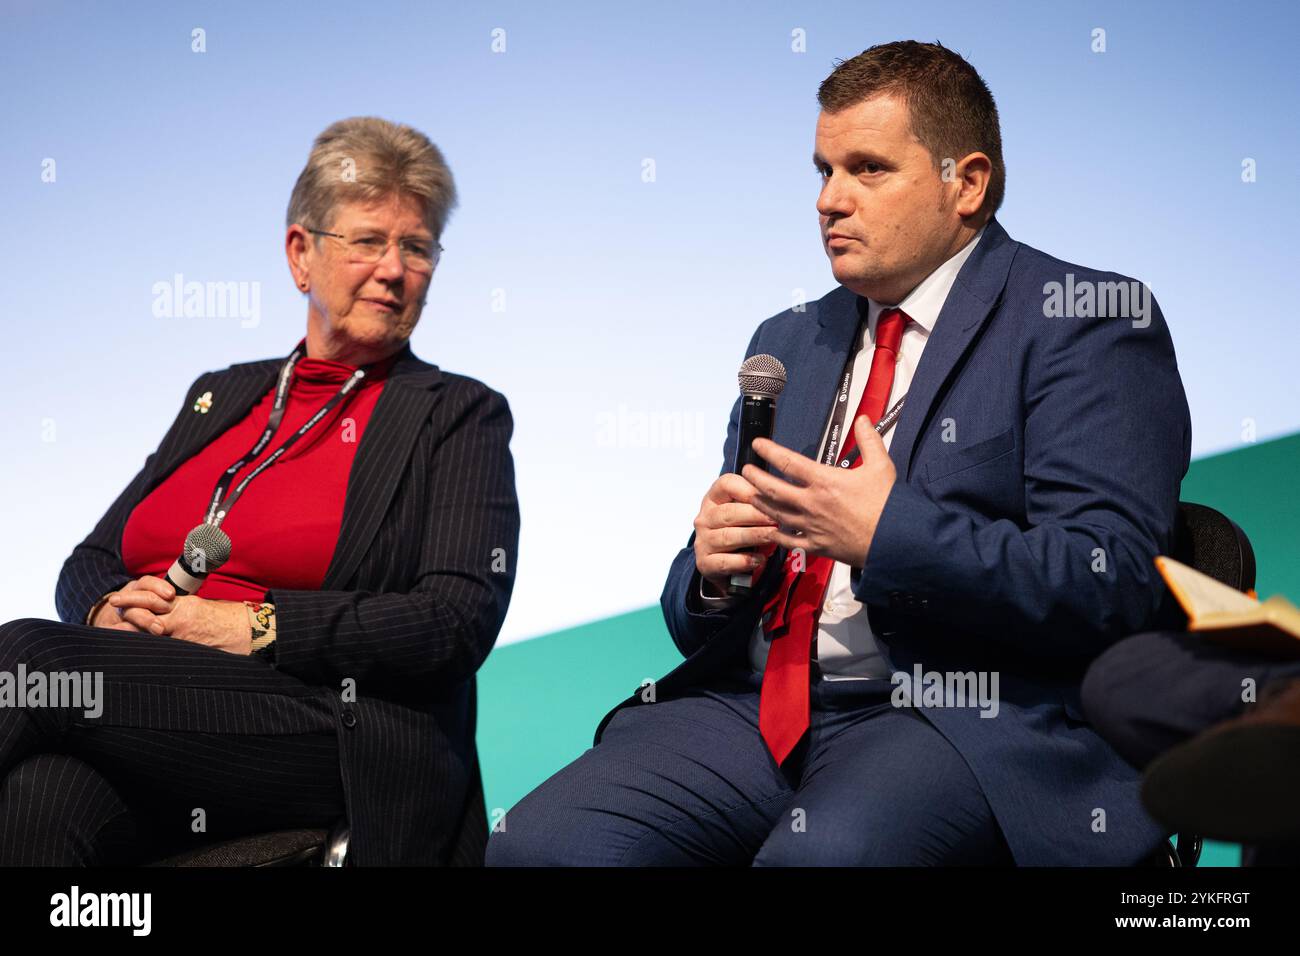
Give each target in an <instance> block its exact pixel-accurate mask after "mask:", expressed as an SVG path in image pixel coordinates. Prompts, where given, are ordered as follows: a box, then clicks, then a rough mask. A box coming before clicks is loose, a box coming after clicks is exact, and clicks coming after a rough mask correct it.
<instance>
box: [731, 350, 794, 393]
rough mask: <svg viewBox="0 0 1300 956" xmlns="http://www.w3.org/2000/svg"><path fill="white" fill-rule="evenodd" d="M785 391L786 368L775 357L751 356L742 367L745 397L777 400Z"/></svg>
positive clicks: (741, 388) (741, 386) (741, 387)
mask: <svg viewBox="0 0 1300 956" xmlns="http://www.w3.org/2000/svg"><path fill="white" fill-rule="evenodd" d="M784 389H785V366H784V365H782V364H781V360H780V359H778V358H777V357H776V356H775V355H751V356H750V357H749V358H747V359H745V362H744V364H743V365H741V366H740V391H741V394H743V395H758V396H761V397H763V398H776V397H777V396H778V395H780V394H781V392H782V391H784Z"/></svg>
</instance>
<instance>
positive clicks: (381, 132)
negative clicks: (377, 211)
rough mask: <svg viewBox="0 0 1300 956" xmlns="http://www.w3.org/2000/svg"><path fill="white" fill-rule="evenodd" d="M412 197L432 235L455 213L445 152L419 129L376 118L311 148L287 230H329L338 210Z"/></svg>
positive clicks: (353, 123)
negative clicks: (298, 226) (293, 227)
mask: <svg viewBox="0 0 1300 956" xmlns="http://www.w3.org/2000/svg"><path fill="white" fill-rule="evenodd" d="M401 195H407V196H414V197H415V198H416V199H417V200H419V201H420V202H421V203H422V204H423V205H424V209H425V219H426V222H427V223H428V225H429V228H430V229H431V230H433V234H434V236H441V235H442V230H443V227H444V226H445V225H446V224H447V219H448V217H449V216H450V215H451V211H452V210H453V209H455V208H456V184H455V182H454V181H453V179H452V175H451V170H450V169H448V168H447V163H446V161H445V160H444V159H443V158H442V152H441V151H440V150H439V149H438V147H437V146H434V145H433V143H431V142H430V141H429V137H427V136H425V135H424V134H423V133H421V132H420V131H419V130H418V129H415V128H413V127H410V126H406V125H403V124H400V123H391V122H389V121H388V120H385V119H380V118H378V117H376V116H354V117H352V118H351V119H345V120H339V121H338V122H337V123H331V124H330V126H329V127H328V128H327V129H326V130H325V131H324V132H323V133H321V134H320V135H319V136H317V137H316V142H315V143H313V144H312V147H311V153H310V154H309V155H308V156H307V165H306V166H304V167H303V170H302V172H301V173H299V174H298V181H297V182H296V183H295V184H294V187H293V195H291V196H290V197H289V210H288V213H287V214H286V215H285V226H286V227H287V226H291V225H293V224H294V223H300V224H302V225H303V226H305V227H308V228H312V229H328V228H329V226H330V224H331V223H332V222H333V220H334V216H335V214H336V213H337V212H338V208H339V206H341V205H343V204H344V203H350V202H373V201H375V200H378V199H385V198H388V197H389V196H401Z"/></svg>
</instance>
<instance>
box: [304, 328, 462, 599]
mask: <svg viewBox="0 0 1300 956" xmlns="http://www.w3.org/2000/svg"><path fill="white" fill-rule="evenodd" d="M441 377H442V373H441V372H440V371H439V370H438V367H437V366H436V365H430V364H429V363H428V362H423V361H421V360H420V359H418V358H416V357H415V355H414V354H413V353H412V352H411V347H410V345H409V344H408V345H407V346H406V348H405V350H404V351H403V353H402V355H401V357H400V358H399V359H398V360H397V362H396V363H394V365H393V367H392V368H391V369H390V370H389V373H388V381H387V382H386V383H385V384H384V390H383V392H382V393H380V395H379V401H378V402H376V403H375V410H374V412H373V413H372V414H371V416H370V422H369V423H368V424H367V425H366V430H365V432H364V433H363V434H362V436H361V444H360V445H359V446H358V447H357V454H356V457H355V458H354V459H353V461H352V470H351V471H350V472H348V491H347V497H346V499H345V501H344V504H343V525H342V527H341V528H340V529H339V543H338V546H337V547H336V548H335V549H334V556H333V558H332V559H331V560H330V566H329V569H328V570H327V571H326V572H325V580H324V582H323V583H322V584H321V590H323V591H331V590H337V589H339V588H341V587H343V586H344V585H346V584H347V582H348V580H349V579H350V578H351V577H352V574H353V573H354V572H355V571H356V569H357V566H358V565H359V564H360V563H361V559H362V558H363V557H364V556H365V554H366V551H367V550H368V549H369V547H370V542H371V541H373V540H374V537H375V534H376V532H378V530H379V526H380V524H381V523H382V522H383V518H384V515H385V514H386V513H387V512H388V506H389V504H390V503H391V502H392V500H393V495H394V493H395V492H396V491H397V486H398V483H399V482H400V481H401V479H402V477H403V475H405V474H406V471H407V463H408V461H409V460H410V457H411V451H412V449H413V448H414V447H415V440H416V438H417V436H418V435H419V433H420V429H421V428H422V427H423V426H424V424H425V423H426V422H427V421H428V420H429V414H430V412H431V411H432V409H433V406H434V402H435V401H436V400H437V396H436V394H435V386H436V385H437V384H438V382H439V380H440V379H441ZM421 467H422V466H421Z"/></svg>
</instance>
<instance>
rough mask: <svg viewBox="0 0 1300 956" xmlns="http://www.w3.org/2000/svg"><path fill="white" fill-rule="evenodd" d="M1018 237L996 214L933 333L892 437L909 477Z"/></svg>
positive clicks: (892, 450) (897, 462)
mask: <svg viewBox="0 0 1300 956" xmlns="http://www.w3.org/2000/svg"><path fill="white" fill-rule="evenodd" d="M1016 246H1017V243H1015V242H1013V241H1012V240H1011V238H1010V237H1009V236H1008V235H1007V233H1006V230H1004V229H1003V228H1002V226H1001V225H1000V224H999V223H998V221H997V220H996V219H994V220H991V221H990V222H989V224H988V226H987V227H986V229H985V231H984V235H983V237H982V238H981V239H980V243H979V245H978V246H976V247H975V249H974V251H972V252H971V254H970V258H968V259H967V260H966V262H965V263H964V264H963V265H962V267H961V271H960V272H958V273H957V279H956V281H955V282H954V283H953V285H952V289H951V291H949V293H948V298H947V299H946V300H945V301H944V304H943V308H942V309H941V310H940V312H939V318H938V319H937V320H936V321H935V324H934V329H933V331H931V333H930V338H929V341H927V342H926V344H925V351H924V352H922V353H921V361H920V363H919V364H918V365H917V368H916V375H915V376H914V377H913V378H912V384H911V386H910V387H909V388H908V391H907V404H906V405H905V406H904V408H903V414H902V415H900V416H899V419H898V424H897V425H895V426H894V427H895V428H896V429H897V431H896V432H895V433H894V437H893V438H892V439H891V441H890V445H889V457H890V458H892V459H893V461H894V467H895V468H896V469H897V470H898V473H899V474H900V475H901V476H902V477H903V480H906V479H907V476H908V474H909V472H910V470H911V465H912V458H913V454H914V452H915V449H916V441H917V438H918V437H919V436H920V434H921V430H922V429H923V428H924V427H925V425H926V423H927V422H928V421H929V420H930V415H931V412H932V411H933V408H934V405H935V403H936V400H937V399H938V398H939V393H940V390H941V389H942V388H943V386H944V383H945V382H946V381H947V380H948V377H949V375H951V374H952V371H953V369H954V368H955V367H956V365H957V363H958V362H959V361H960V360H961V357H962V356H963V355H965V353H966V350H967V349H968V348H970V345H971V343H972V342H974V340H975V337H976V336H977V335H978V334H979V331H980V329H981V328H983V327H984V323H985V322H986V321H987V320H988V317H989V316H990V315H991V314H992V312H993V308H994V306H995V305H996V304H997V301H998V298H999V297H1000V296H1001V294H1002V289H1003V287H1004V286H1005V285H1006V281H1007V273H1008V272H1009V271H1010V269H1011V260H1012V258H1013V257H1014V256H1015V252H1016Z"/></svg>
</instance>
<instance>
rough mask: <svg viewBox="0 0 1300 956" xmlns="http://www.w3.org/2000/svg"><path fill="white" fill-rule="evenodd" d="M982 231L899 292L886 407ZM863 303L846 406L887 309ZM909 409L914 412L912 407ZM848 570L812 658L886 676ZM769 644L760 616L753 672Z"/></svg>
mask: <svg viewBox="0 0 1300 956" xmlns="http://www.w3.org/2000/svg"><path fill="white" fill-rule="evenodd" d="M983 235H984V230H983V229H980V231H979V232H978V233H976V234H975V236H974V237H973V238H972V239H971V241H970V242H968V243H967V244H966V245H965V246H964V247H963V248H962V250H961V251H960V252H958V253H957V254H956V255H954V256H953V257H952V258H950V259H948V260H947V261H946V262H944V263H943V265H941V266H939V268H937V269H935V270H934V271H933V272H931V273H930V274H929V275H928V276H926V277H925V279H923V280H922V281H921V282H920V284H918V285H917V286H916V288H914V289H913V290H912V291H911V292H909V293H908V294H907V296H906V297H904V299H903V301H902V302H900V303H898V308H900V309H902V310H903V311H904V312H905V313H906V314H907V317H908V322H907V324H906V325H905V326H904V327H903V338H902V342H901V343H900V345H899V349H898V363H897V364H896V365H895V366H894V384H893V387H892V388H891V389H890V392H889V401H887V402H886V403H885V408H886V409H890V408H893V407H894V404H895V403H896V402H897V401H898V400H899V399H900V398H902V397H903V396H904V395H906V394H907V390H908V388H909V387H910V386H911V384H912V377H913V376H914V375H915V374H916V367H917V364H918V363H919V362H920V361H921V353H922V352H923V351H924V350H925V343H926V341H927V340H928V339H929V337H930V332H931V330H932V329H933V328H934V323H935V321H936V320H937V319H938V318H939V312H940V311H941V310H942V309H943V304H944V302H945V301H947V298H948V292H949V290H951V289H952V284H953V282H954V281H956V279H957V273H958V272H960V271H961V267H962V265H963V264H964V263H965V262H966V259H967V258H968V257H969V256H970V254H971V253H972V252H973V251H974V250H975V245H976V243H978V242H979V241H980V238H981V237H982V236H983ZM867 303H868V306H869V311H868V313H867V320H868V321H867V328H866V329H865V330H864V332H863V341H862V343H861V345H860V346H859V348H858V353H857V356H856V357H855V358H854V360H853V382H852V384H851V385H850V386H849V398H848V407H849V408H850V409H856V408H857V407H858V403H859V402H861V401H862V393H863V392H864V391H866V388H867V376H868V374H869V373H870V371H871V357H872V355H874V354H875V351H876V344H875V339H876V320H877V319H878V318H879V316H880V313H881V312H882V311H883V310H884V309H886V308H887V306H885V305H882V304H881V303H879V302H876V301H875V300H873V299H868V300H867ZM826 387H827V388H828V389H829V388H830V387H831V383H829V382H828V383H827V385H826ZM778 414H779V412H778ZM914 414H919V413H917V412H915V411H914ZM845 427H846V428H852V427H853V415H852V414H850V415H848V416H846V418H845ZM895 427H897V426H895ZM828 431H830V419H827V421H826V427H825V428H824V429H823V430H822V443H821V444H818V446H817V451H818V453H819V454H820V452H821V449H822V447H823V445H824V443H825V441H826V433H827V432H828ZM893 434H894V429H893V428H891V429H889V431H887V432H885V435H884V444H885V448H886V449H887V448H889V445H890V441H891V439H892V438H893ZM828 467H829V466H828ZM864 557H865V555H864ZM851 574H852V568H851V567H850V566H849V565H847V564H845V563H844V562H842V561H836V562H835V567H834V569H833V570H832V571H831V577H830V582H829V583H828V584H827V587H826V597H825V599H824V602H825V603H824V604H823V605H822V611H821V617H820V618H819V620H818V631H817V662H818V665H819V667H820V669H821V673H822V677H823V678H824V679H826V680H857V679H863V678H871V677H888V676H889V668H888V667H887V665H886V664H885V661H884V658H883V657H882V656H881V653H880V648H879V646H878V645H877V644H876V639H875V636H874V635H873V634H872V633H871V625H870V623H868V621H867V609H866V608H865V607H864V606H863V605H862V604H861V603H860V602H859V601H858V600H857V599H856V598H855V597H854V596H853V588H852V585H851V584H850V576H851ZM703 584H704V582H703V581H702V580H701V594H700V596H701V598H702V599H703V602H704V603H705V604H706V605H711V606H726V605H728V604H731V603H734V601H735V600H737V599H736V598H717V597H712V596H710V595H709V594H707V593H706V592H705V591H704V590H703ZM770 644H771V640H770V638H769V637H768V636H767V634H765V633H764V632H763V622H762V620H761V619H760V620H759V622H758V624H757V625H756V626H755V628H754V633H753V634H752V635H751V636H750V639H749V663H750V666H751V667H752V668H753V669H754V670H755V671H756V672H759V673H761V672H762V670H763V668H764V667H765V666H766V664H767V651H768V646H769V645H770Z"/></svg>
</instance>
